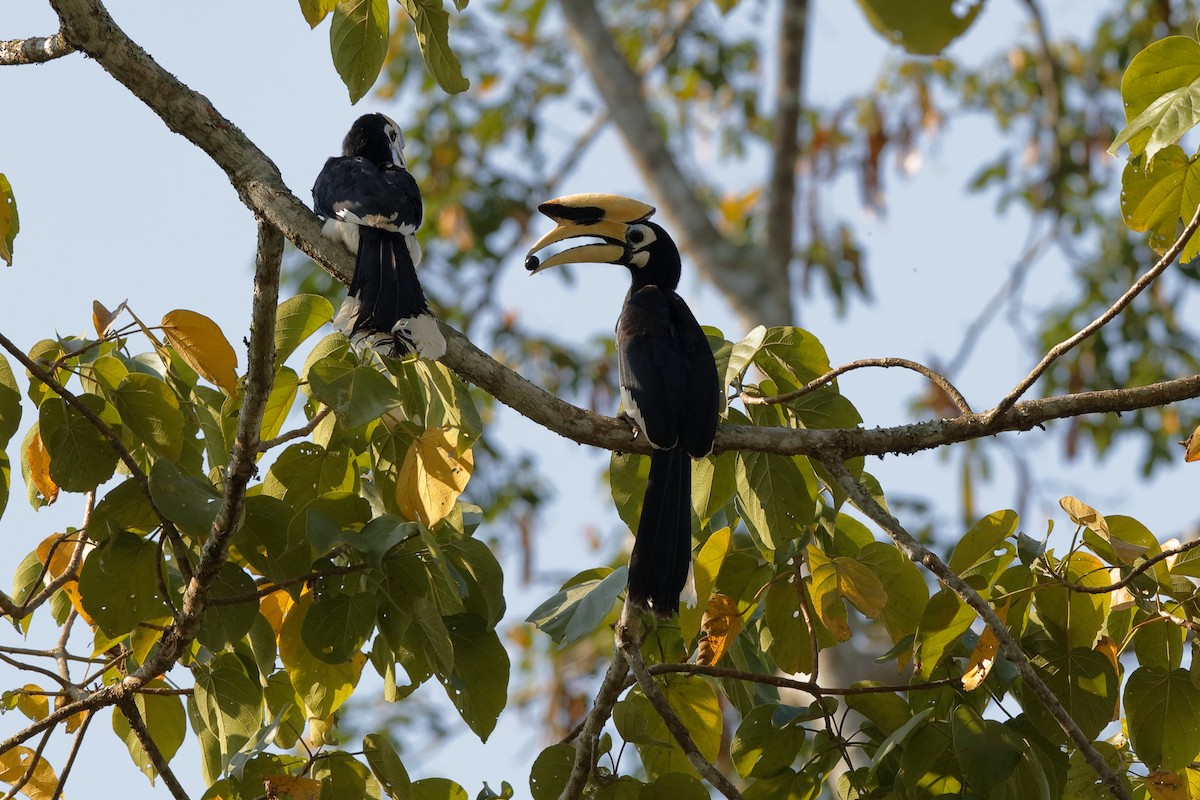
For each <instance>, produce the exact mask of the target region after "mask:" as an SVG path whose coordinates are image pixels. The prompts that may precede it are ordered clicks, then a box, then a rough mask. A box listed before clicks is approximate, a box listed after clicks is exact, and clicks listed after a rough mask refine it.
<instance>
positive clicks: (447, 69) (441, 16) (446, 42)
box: [400, 0, 471, 94]
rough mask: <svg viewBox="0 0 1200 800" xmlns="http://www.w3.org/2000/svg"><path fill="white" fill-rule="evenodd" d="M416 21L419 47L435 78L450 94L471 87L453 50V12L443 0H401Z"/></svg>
mask: <svg viewBox="0 0 1200 800" xmlns="http://www.w3.org/2000/svg"><path fill="white" fill-rule="evenodd" d="M400 2H401V5H403V6H404V10H405V11H407V12H408V16H409V17H410V18H411V19H412V21H413V26H414V27H415V28H416V33H417V46H418V47H420V48H421V57H422V58H424V59H425V66H426V67H427V68H428V69H429V73H430V74H431V75H433V79H434V80H436V81H437V82H438V86H441V87H442V89H443V91H445V92H447V93H448V94H458V93H459V92H465V91H466V90H467V89H469V88H470V86H471V82H470V81H468V80H467V79H466V78H464V77H463V73H462V65H461V64H459V63H458V58H456V57H455V55H454V52H453V51H452V50H451V49H450V15H449V14H448V13H447V12H446V9H445V8H443V7H442V0H400Z"/></svg>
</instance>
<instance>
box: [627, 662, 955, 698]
mask: <svg viewBox="0 0 1200 800" xmlns="http://www.w3.org/2000/svg"><path fill="white" fill-rule="evenodd" d="M647 670H648V671H649V672H650V674H651V675H664V674H666V673H669V672H682V673H684V674H687V675H707V676H709V677H711V678H727V679H729V680H735V681H746V682H747V683H760V684H763V685H764V686H776V687H778V688H780V689H795V690H797V691H801V692H808V693H809V694H811V695H822V694H827V695H837V696H839V697H841V696H850V695H861V694H894V693H896V692H916V691H921V690H924V689H938V688H941V687H943V686H952V685H954V684H956V683H958V680H959V679H958V678H941V679H939V680H935V681H924V682H921V683H906V684H896V685H890V686H889V685H883V684H871V685H865V686H820V685H818V684H817V683H816V682H815V681H798V680H796V679H795V678H785V677H783V676H782V675H763V674H762V673H759V672H745V671H743V670H740V669H731V668H729V667H717V666H712V665H710V664H691V663H687V662H673V663H669V664H652V665H650V666H649V667H647Z"/></svg>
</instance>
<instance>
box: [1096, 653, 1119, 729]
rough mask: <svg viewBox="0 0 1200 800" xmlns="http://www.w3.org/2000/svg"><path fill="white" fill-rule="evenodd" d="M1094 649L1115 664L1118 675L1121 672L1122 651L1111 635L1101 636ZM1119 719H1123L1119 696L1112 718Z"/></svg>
mask: <svg viewBox="0 0 1200 800" xmlns="http://www.w3.org/2000/svg"><path fill="white" fill-rule="evenodd" d="M1092 649H1093V650H1095V651H1096V652H1097V653H1099V654H1100V655H1102V656H1104V657H1105V658H1107V659H1108V661H1109V663H1111V664H1112V666H1113V671H1114V672H1115V673H1116V674H1117V675H1120V674H1121V653H1120V651H1119V648H1118V646H1117V643H1116V642H1115V641H1114V640H1113V639H1112V638H1111V637H1108V636H1101V637H1100V640H1099V641H1097V642H1096V646H1095V647H1094V648H1092ZM1119 719H1121V701H1120V699H1119V698H1118V699H1117V700H1116V702H1115V703H1113V715H1112V720H1113V722H1116V721H1118V720H1119Z"/></svg>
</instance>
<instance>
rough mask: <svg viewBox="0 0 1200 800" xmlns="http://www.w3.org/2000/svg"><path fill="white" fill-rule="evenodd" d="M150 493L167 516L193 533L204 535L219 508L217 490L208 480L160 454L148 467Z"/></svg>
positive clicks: (219, 499) (219, 496) (219, 502)
mask: <svg viewBox="0 0 1200 800" xmlns="http://www.w3.org/2000/svg"><path fill="white" fill-rule="evenodd" d="M150 496H151V497H153V498H154V505H155V506H157V507H158V510H159V511H161V512H162V513H163V515H164V516H165V517H166V518H167V519H169V520H171V522H174V523H175V524H176V525H178V526H179V527H180V528H181V529H183V530H184V531H186V532H187V533H190V534H192V535H193V536H206V535H208V532H209V529H211V528H212V524H213V520H215V519H216V518H217V512H218V511H220V510H221V494H220V493H219V492H218V491H217V490H216V489H215V488H213V486H212V484H210V483H209V482H208V481H206V480H204V479H202V478H198V477H196V476H194V475H187V474H185V473H184V472H183V471H182V470H180V469H179V467H177V466H176V465H175V464H173V463H171V462H170V461H168V460H166V459H162V458H160V459H159V460H158V461H155V462H154V466H153V467H151V468H150Z"/></svg>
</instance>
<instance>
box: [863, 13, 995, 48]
mask: <svg viewBox="0 0 1200 800" xmlns="http://www.w3.org/2000/svg"><path fill="white" fill-rule="evenodd" d="M858 6H859V8H861V9H862V12H863V16H865V17H866V18H867V21H868V22H870V23H871V26H872V27H873V28H875V30H876V31H878V32H879V33H880V35H882V36H883V37H884V38H885V39H887V40H888V41H889V42H891V43H893V44H898V45H900V46H901V47H903V48H904V49H905V50H907V51H908V52H910V53H912V54H914V55H922V56H932V55H937V54H938V53H940V52H942V50H944V49H946V47H947V46H948V45H949V44H950V43H951V42H953V41H954V40H955V39H957V38H958V37H959V36H962V35H963V34H964V33H965V32H966V30H967V29H968V28H970V27H971V23H973V22H974V21H975V17H976V16H978V15H979V12H980V11H982V10H983V0H974V2H972V3H971V4H970V5H967V4H965V3H958V2H955V1H954V0H922V2H920V3H918V4H916V6H915V7H914V4H913V3H912V0H858Z"/></svg>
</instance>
